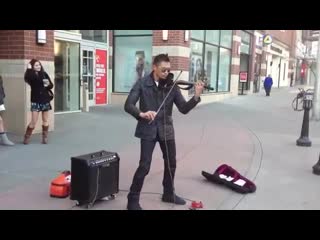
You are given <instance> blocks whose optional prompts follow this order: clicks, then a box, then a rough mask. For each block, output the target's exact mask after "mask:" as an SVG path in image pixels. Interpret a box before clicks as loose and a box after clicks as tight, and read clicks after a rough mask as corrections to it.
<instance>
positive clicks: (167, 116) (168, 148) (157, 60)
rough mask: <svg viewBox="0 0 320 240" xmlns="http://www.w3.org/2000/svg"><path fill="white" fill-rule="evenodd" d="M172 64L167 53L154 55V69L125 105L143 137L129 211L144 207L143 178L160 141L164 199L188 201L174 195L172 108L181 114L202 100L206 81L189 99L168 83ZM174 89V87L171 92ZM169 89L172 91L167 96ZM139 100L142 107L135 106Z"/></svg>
mask: <svg viewBox="0 0 320 240" xmlns="http://www.w3.org/2000/svg"><path fill="white" fill-rule="evenodd" d="M170 67H171V66H170V59H169V57H168V55H167V54H159V55H157V56H155V57H154V60H153V71H152V72H151V73H150V74H149V75H146V76H145V77H143V78H142V79H141V80H140V81H137V82H136V83H135V85H134V86H133V88H132V89H131V91H130V93H129V96H128V98H127V100H126V102H125V105H124V109H125V111H126V112H127V113H129V114H131V115H132V116H133V117H134V118H136V119H137V121H138V123H137V127H136V131H135V136H136V137H137V138H140V147H141V148H140V149H141V151H140V162H139V167H138V168H137V170H136V172H135V174H134V177H133V181H132V184H131V187H130V192H129V194H128V204H127V209H128V210H142V208H141V206H140V203H139V201H140V193H141V189H142V186H143V183H144V179H145V177H146V176H147V174H148V173H149V170H150V165H151V161H152V154H153V151H154V148H155V145H156V143H157V142H159V145H160V148H161V151H162V154H163V159H164V174H163V181H162V185H163V195H162V201H163V202H169V203H174V204H178V205H184V204H186V201H185V200H184V199H183V198H181V197H179V196H177V195H176V194H175V189H174V176H175V171H176V144H175V134H174V127H173V120H172V109H173V104H175V105H176V106H177V108H178V110H179V111H180V112H181V113H183V114H187V113H188V112H189V111H190V110H191V109H193V108H194V107H195V106H196V105H197V104H198V103H199V102H200V101H201V99H200V95H201V93H202V91H203V89H204V83H203V82H201V81H200V82H197V83H195V84H194V87H195V93H194V96H193V97H192V98H191V99H190V100H189V101H186V100H185V98H184V97H183V96H182V94H181V90H180V88H179V87H178V86H177V85H172V84H169V80H168V75H169V73H170ZM171 88H173V89H172V90H171V91H170V89H171ZM169 91H170V94H169V96H168V97H167V98H166V96H167V94H168V93H169ZM165 98H166V100H165V102H164V104H163V105H162V103H163V101H164V99H165ZM138 100H139V108H138V107H136V103H137V102H138ZM161 105H162V107H161V108H160V109H159V107H160V106H161Z"/></svg>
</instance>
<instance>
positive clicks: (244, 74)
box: [240, 72, 248, 82]
mask: <svg viewBox="0 0 320 240" xmlns="http://www.w3.org/2000/svg"><path fill="white" fill-rule="evenodd" d="M247 81H248V73H247V72H240V82H247Z"/></svg>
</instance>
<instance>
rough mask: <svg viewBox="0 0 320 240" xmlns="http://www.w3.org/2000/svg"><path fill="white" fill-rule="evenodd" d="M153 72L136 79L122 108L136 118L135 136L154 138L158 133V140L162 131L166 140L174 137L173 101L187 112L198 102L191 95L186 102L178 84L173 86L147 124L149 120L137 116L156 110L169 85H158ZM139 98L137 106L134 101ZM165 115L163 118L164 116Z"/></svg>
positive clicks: (182, 110) (183, 111) (181, 109)
mask: <svg viewBox="0 0 320 240" xmlns="http://www.w3.org/2000/svg"><path fill="white" fill-rule="evenodd" d="M152 74H153V73H151V74H150V75H147V76H145V77H144V78H142V79H141V80H138V81H137V82H136V83H135V85H134V86H133V88H132V89H131V91H130V93H129V96H128V98H127V100H126V102H125V106H124V109H125V111H126V112H128V113H129V114H131V115H132V116H133V117H135V118H136V119H137V120H138V124H137V127H136V132H135V136H136V137H137V138H142V139H148V140H154V139H155V138H156V137H157V134H159V138H160V140H165V139H164V131H165V134H166V139H167V140H172V139H174V128H173V120H172V108H173V103H175V104H176V106H177V108H178V110H179V111H180V112H181V113H183V114H187V113H188V112H189V111H190V110H191V109H193V108H194V107H195V106H196V105H197V104H198V103H199V102H200V98H199V99H198V101H196V100H195V98H194V97H192V98H191V99H190V100H189V101H188V102H187V101H186V100H185V98H184V97H183V96H182V94H181V90H180V88H179V87H178V86H176V85H175V86H174V88H173V90H172V91H171V93H170V96H169V97H168V98H167V99H166V103H165V104H164V105H163V106H162V108H161V110H160V111H159V113H158V114H157V116H156V118H155V121H153V122H152V123H151V124H149V120H146V119H143V118H140V117H139V114H140V113H141V112H148V111H155V112H157V110H158V108H159V107H160V105H161V103H162V101H163V99H164V98H165V97H166V95H167V94H168V92H169V90H170V88H171V86H168V87H165V86H161V85H160V84H159V87H157V85H156V84H155V82H154V79H153V75H152ZM138 100H139V108H137V107H136V103H137V101H138ZM164 116H165V118H164Z"/></svg>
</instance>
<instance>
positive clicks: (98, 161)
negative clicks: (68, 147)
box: [70, 151, 120, 207]
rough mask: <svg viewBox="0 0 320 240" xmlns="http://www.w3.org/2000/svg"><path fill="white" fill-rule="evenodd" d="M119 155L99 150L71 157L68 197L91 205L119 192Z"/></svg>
mask: <svg viewBox="0 0 320 240" xmlns="http://www.w3.org/2000/svg"><path fill="white" fill-rule="evenodd" d="M119 163H120V157H119V155H118V154H117V153H115V152H107V151H99V152H94V153H89V154H86V155H82V156H78V157H72V158H71V193H70V199H71V200H77V201H78V204H79V205H83V204H86V205H87V206H88V207H89V206H92V205H93V204H94V202H95V201H96V200H98V199H101V198H104V197H107V196H114V194H116V193H118V192H119Z"/></svg>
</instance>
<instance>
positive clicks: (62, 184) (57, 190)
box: [50, 171, 71, 198]
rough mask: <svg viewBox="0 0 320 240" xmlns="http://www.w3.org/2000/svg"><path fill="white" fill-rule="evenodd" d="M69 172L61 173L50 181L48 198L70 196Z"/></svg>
mask: <svg viewBox="0 0 320 240" xmlns="http://www.w3.org/2000/svg"><path fill="white" fill-rule="evenodd" d="M70 184H71V172H70V171H63V172H62V173H61V174H60V175H59V176H58V177H56V178H55V179H53V180H52V182H51V186H50V196H51V197H56V198H66V197H68V196H69V195H70Z"/></svg>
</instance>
